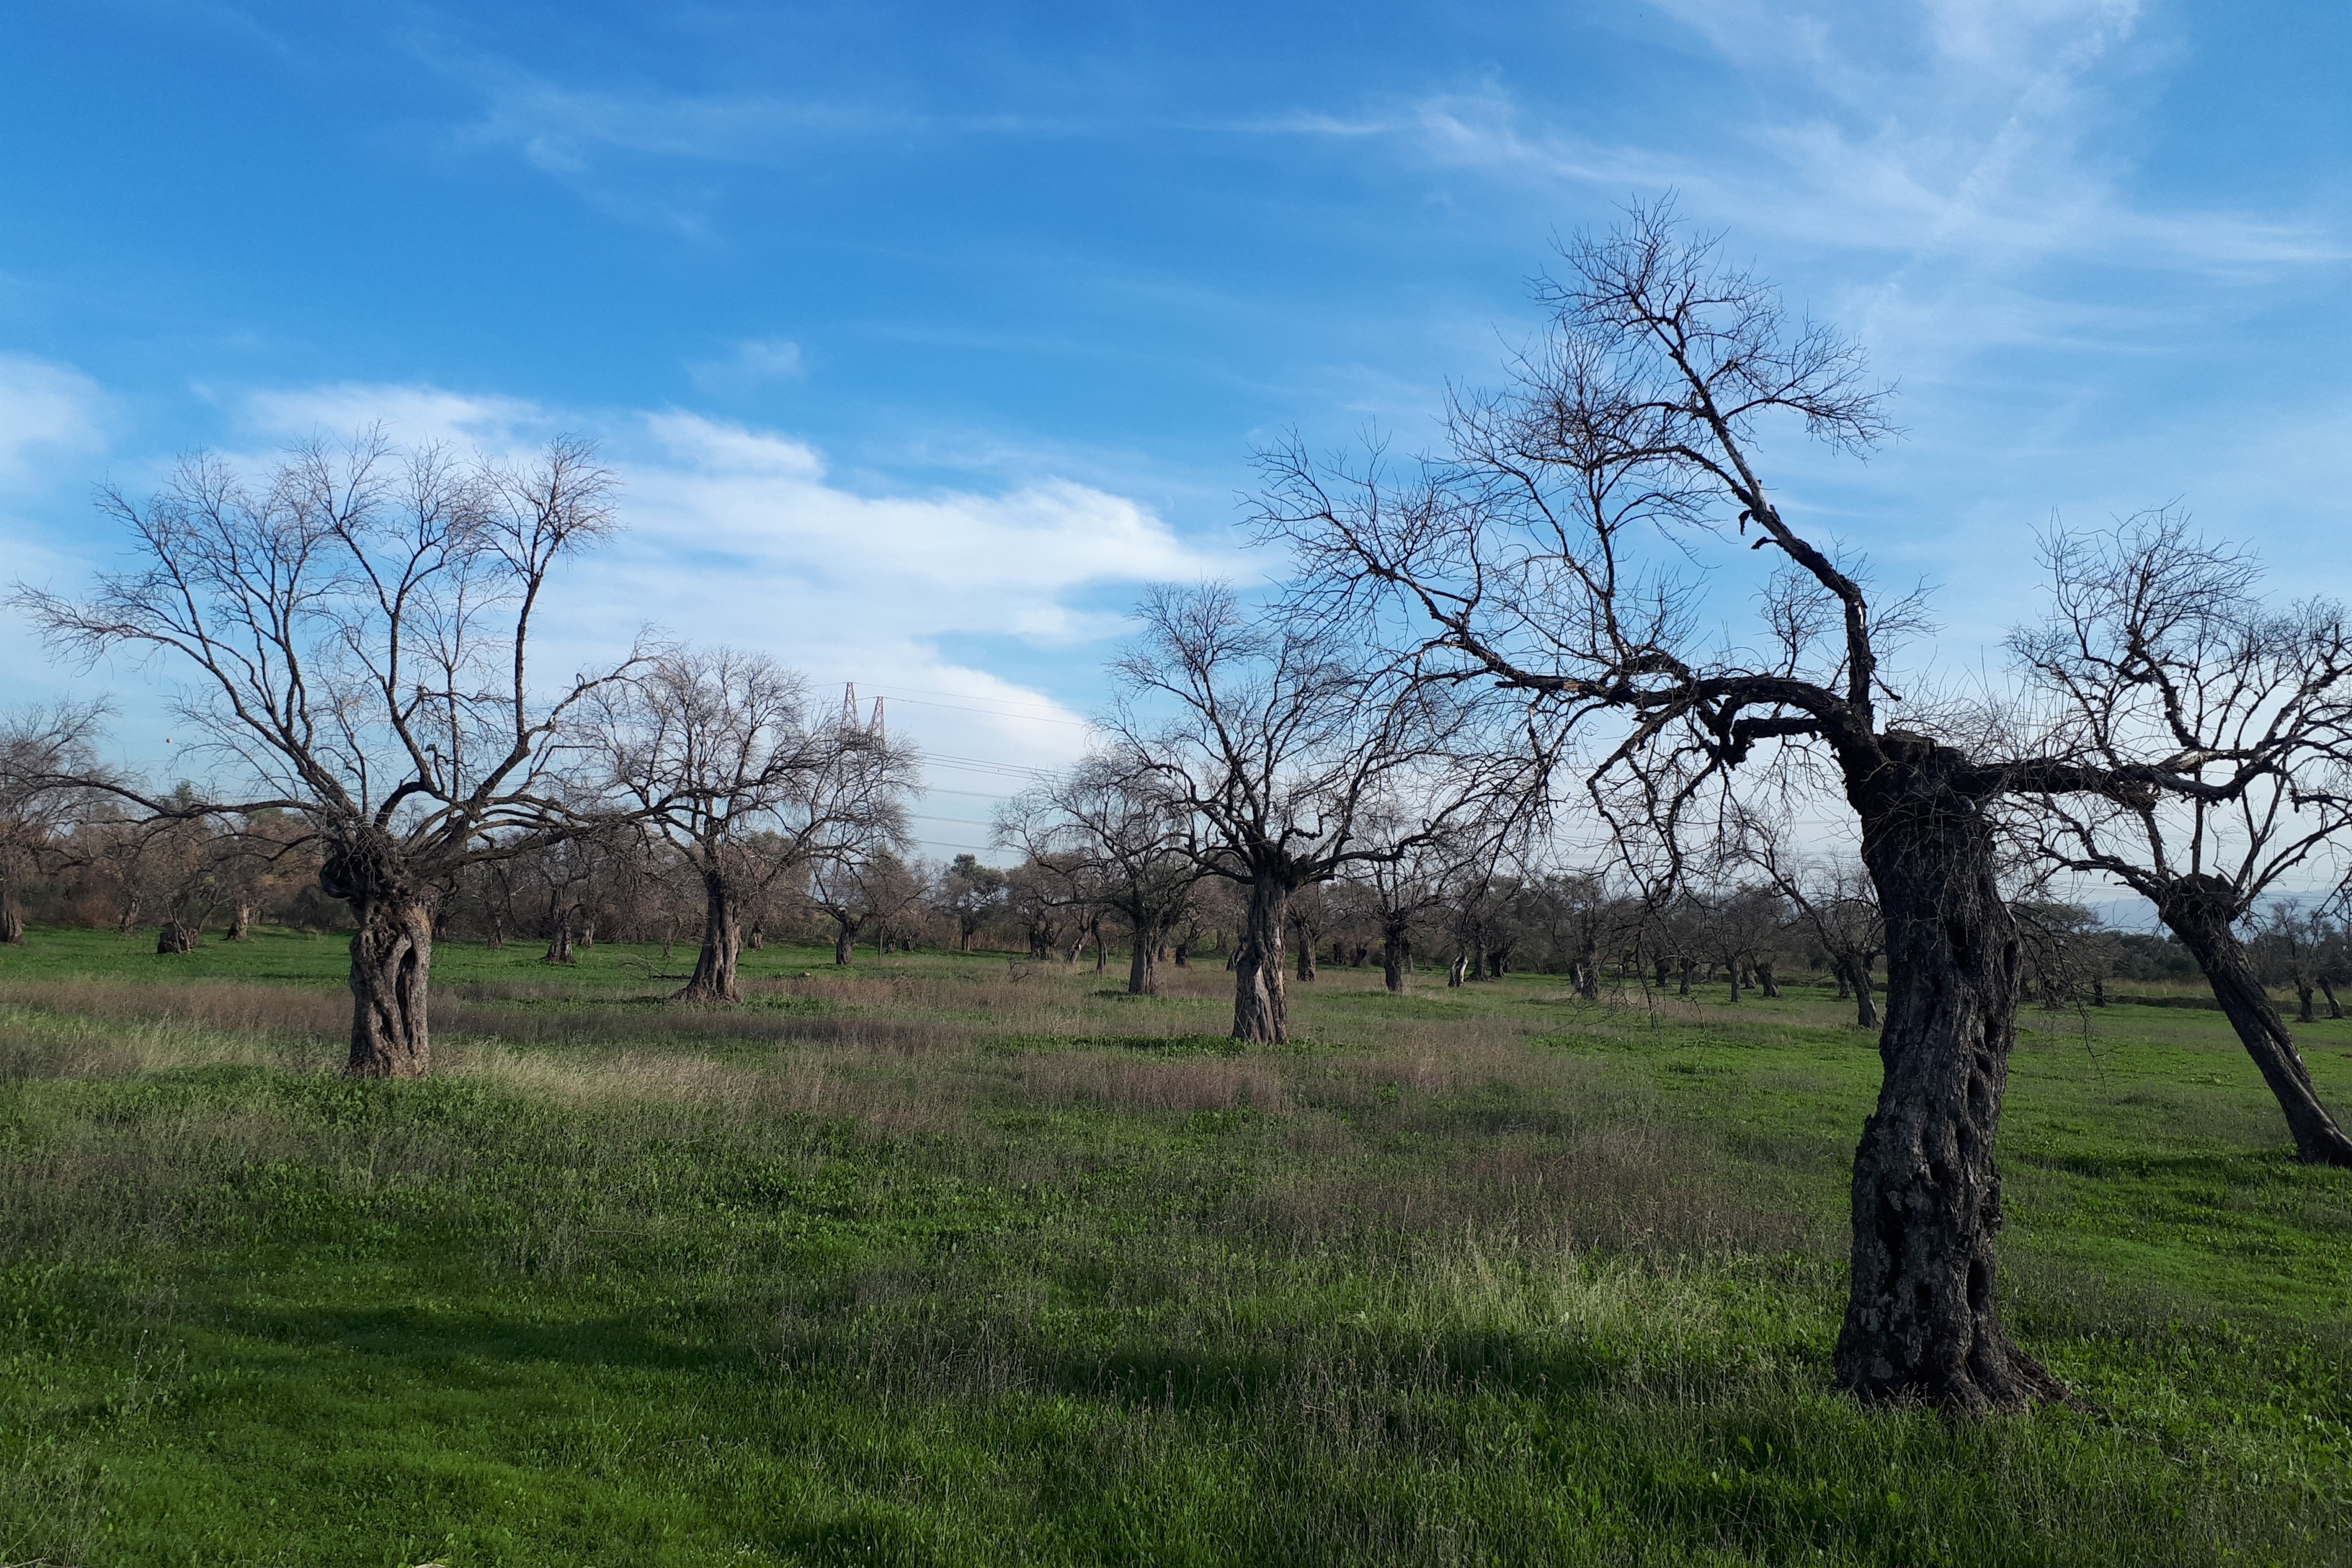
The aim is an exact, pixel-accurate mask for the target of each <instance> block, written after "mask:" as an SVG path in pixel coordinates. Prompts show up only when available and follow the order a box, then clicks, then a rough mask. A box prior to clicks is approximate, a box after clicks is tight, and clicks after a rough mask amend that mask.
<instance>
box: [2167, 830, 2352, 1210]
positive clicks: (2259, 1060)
mask: <svg viewBox="0 0 2352 1568" xmlns="http://www.w3.org/2000/svg"><path fill="white" fill-rule="evenodd" d="M2159 891H2160V894H2161V896H2160V897H2158V899H2157V900H2156V912H2157V915H2158V918H2160V919H2161V920H2162V921H2164V923H2165V925H2166V927H2167V928H2168V930H2170V931H2171V932H2172V934H2173V935H2175V936H2177V937H2179V939H2180V944H2181V945H2182V946H2183V947H2186V948H2187V949H2188V950H2189V956H2190V957H2192V958H2194V959H2195V960H2196V961H2197V966H2198V967H2199V968H2200V969H2202V970H2203V971H2204V972H2205V983H2206V984H2208V985H2210V986H2211V987H2212V988H2213V999H2214V1000H2215V1001H2216V1002H2219V1003H2220V1004H2221V1011H2222V1012H2223V1013H2225V1014H2227V1015H2228V1016H2229V1019H2230V1026H2231V1028H2233V1029H2235V1030H2236V1031H2237V1032H2238V1040H2239V1043H2240V1044H2241V1045H2243V1046H2244V1047H2246V1054H2247V1055H2248V1056H2250V1057H2252V1058H2254V1066H2255V1067H2256V1068H2260V1069H2261V1071H2262V1075H2263V1082H2264V1083H2267V1084H2268V1085H2270V1087H2271V1093H2272V1095H2273V1096H2274V1097H2275V1098H2276V1099H2277V1100H2278V1103H2279V1110H2281V1111H2283V1112H2284V1114H2285V1116H2286V1125H2287V1131H2290V1132H2292V1133H2293V1134H2294V1152H2295V1153H2296V1154H2298V1155H2299V1156H2301V1157H2302V1158H2303V1159H2305V1160H2307V1161H2310V1162H2311V1163H2314V1164H2325V1165H2352V1139H2347V1138H2346V1137H2345V1135H2344V1131H2343V1130H2342V1129H2341V1128H2339V1127H2337V1126H2336V1119H2335V1118H2334V1117H2332V1116H2330V1115H2328V1114H2327V1107H2326V1106H2325V1105H2323V1104H2321V1103H2320V1100H2319V1092H2318V1090H2316V1089H2314V1088H2312V1086H2311V1074H2310V1072H2309V1071H2308V1070H2307V1069H2306V1068H2305V1067H2304V1065H2303V1057H2302V1055H2301V1053H2299V1052H2298V1051H2296V1049H2295V1048H2294V1037H2292V1036H2290V1035H2289V1034H2288V1033H2287V1032H2286V1025H2285V1024H2284V1022H2282V1021H2281V1020H2280V1018H2279V1016H2278V1009H2277V1008H2276V1007H2274V1006H2273V1005H2271V998H2270V993H2268V992H2267V991H2265V990H2263V984H2262V982H2261V981H2260V980H2258V979H2256V978H2255V976H2254V966H2253V962H2252V959H2251V958H2249V957H2248V955H2247V953H2246V949H2245V945H2244V944H2243V943H2242V942H2239V940H2238V933H2237V931H2235V930H2234V929H2232V927H2231V918H2232V917H2233V916H2234V915H2235V913H2236V911H2237V900H2236V898H2235V896H2234V894H2233V893H2232V892H2231V889H2230V886H2229V884H2228V883H2226V882H2223V881H2221V879H2218V878H2210V877H2182V878H2180V879H2178V880H2176V881H2175V882H2173V883H2172V884H2171V886H2169V887H2168V888H2164V889H2159Z"/></svg>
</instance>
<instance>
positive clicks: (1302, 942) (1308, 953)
mask: <svg viewBox="0 0 2352 1568" xmlns="http://www.w3.org/2000/svg"><path fill="white" fill-rule="evenodd" d="M1298 978H1299V979H1301V980H1312V979H1314V978H1315V939H1314V938H1313V937H1310V936H1302V937H1300V938H1299V939H1298Z"/></svg>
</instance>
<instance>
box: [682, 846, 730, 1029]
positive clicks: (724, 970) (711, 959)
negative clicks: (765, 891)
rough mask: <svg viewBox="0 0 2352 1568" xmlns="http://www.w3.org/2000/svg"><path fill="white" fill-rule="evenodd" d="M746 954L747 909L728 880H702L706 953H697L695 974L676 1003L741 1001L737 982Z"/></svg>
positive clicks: (718, 877) (683, 988)
mask: <svg viewBox="0 0 2352 1568" xmlns="http://www.w3.org/2000/svg"><path fill="white" fill-rule="evenodd" d="M742 953H743V910H742V905H741V902H740V900H738V899H737V898H736V896H735V891H734V889H731V888H730V887H728V886H727V881H726V879H725V878H723V877H720V876H716V875H706V876H705V877H704V878H703V879H702V951H701V952H698V953H696V954H695V958H694V973H692V974H691V975H689V976H688V978H687V982H686V984H685V985H684V987H682V988H681V989H680V990H679V991H678V993H677V995H675V996H673V997H671V998H670V1000H671V1001H673V1002H703V1003H718V1002H740V1001H741V1000H742V999H743V993H742V990H741V988H740V986H738V985H737V984H736V982H735V964H736V961H737V960H738V959H740V957H741V956H742Z"/></svg>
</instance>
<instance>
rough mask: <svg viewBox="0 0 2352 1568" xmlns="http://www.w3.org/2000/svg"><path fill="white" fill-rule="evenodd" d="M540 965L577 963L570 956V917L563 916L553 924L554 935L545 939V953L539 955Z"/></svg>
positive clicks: (576, 960)
mask: <svg viewBox="0 0 2352 1568" xmlns="http://www.w3.org/2000/svg"><path fill="white" fill-rule="evenodd" d="M540 962H541V963H578V962H579V960H578V959H576V958H574V957H573V956H572V917H571V916H570V915H565V916H564V917H563V918H562V920H559V921H556V922H555V934H554V935H553V936H551V937H549V938H548V939H547V952H545V953H543V954H542V955H541V958H540Z"/></svg>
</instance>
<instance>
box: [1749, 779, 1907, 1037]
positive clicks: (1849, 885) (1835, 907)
mask: <svg viewBox="0 0 2352 1568" xmlns="http://www.w3.org/2000/svg"><path fill="white" fill-rule="evenodd" d="M1790 837H1791V834H1790V829H1789V827H1788V825H1787V824H1785V823H1780V822H1767V821H1764V820H1762V819H1760V818H1759V817H1757V816H1753V815H1752V814H1748V813H1747V812H1745V811H1744V810H1743V812H1742V813H1741V814H1740V816H1739V817H1738V822H1737V826H1736V829H1735V832H1734V833H1733V835H1732V836H1731V838H1730V850H1731V853H1732V854H1734V855H1736V856H1737V857H1738V858H1739V859H1740V860H1742V861H1744V862H1745V863H1746V864H1748V866H1751V867H1753V868H1755V869H1757V870H1758V871H1760V872H1762V873H1763V874H1764V877H1765V879H1766V880H1767V881H1769V883H1770V884H1771V886H1772V888H1773V890H1774V891H1776V892H1778V893H1779V894H1780V897H1781V898H1782V899H1784V900H1787V901H1788V906H1789V909H1790V912H1791V913H1792V914H1793V915H1794V916H1795V918H1796V923H1797V924H1799V925H1800V926H1801V927H1802V928H1803V929H1804V930H1805V931H1806V932H1807V934H1809V935H1810V936H1811V938H1812V939H1813V942H1815V944H1816V945H1818V946H1819V947H1820V948H1821V950H1822V956H1824V957H1825V958H1827V959H1828V960H1829V963H1830V973H1831V974H1832V976H1833V977H1834V978H1835V979H1836V981H1837V983H1838V995H1839V996H1840V998H1841V999H1843V998H1845V997H1848V996H1851V997H1852V999H1853V1013H1854V1016H1853V1022H1854V1026H1855V1027H1856V1028H1862V1029H1875V1028H1877V1027H1878V1005H1877V1004H1876V1002H1875V1001H1874V999H1873V998H1872V996H1871V990H1872V987H1873V985H1874V980H1873V978H1872V973H1873V971H1874V969H1875V968H1876V967H1877V964H1878V955H1879V954H1880V953H1882V952H1885V951H1886V922H1885V920H1884V919H1883V918H1881V917H1880V915H1879V912H1878V889H1876V888H1875V887H1874V886H1873V885H1872V883H1871V879H1870V874H1869V872H1868V871H1866V870H1865V869H1864V868H1862V867H1860V866H1857V865H1853V864H1852V863H1850V862H1847V861H1844V860H1841V859H1836V858H1819V857H1813V858H1806V857H1801V856H1797V855H1794V854H1791V853H1790V849H1789V841H1790Z"/></svg>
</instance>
